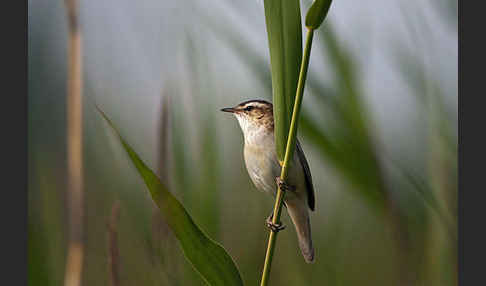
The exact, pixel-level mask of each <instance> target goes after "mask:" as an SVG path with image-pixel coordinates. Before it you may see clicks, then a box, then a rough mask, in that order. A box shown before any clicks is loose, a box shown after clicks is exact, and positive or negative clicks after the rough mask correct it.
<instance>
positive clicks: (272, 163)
mask: <svg viewBox="0 0 486 286" xmlns="http://www.w3.org/2000/svg"><path fill="white" fill-rule="evenodd" d="M244 153H245V154H244V155H245V164H246V169H247V170H248V175H249V176H250V178H251V180H252V181H253V183H254V184H255V187H256V188H257V189H259V190H261V191H264V192H267V193H269V194H272V195H275V192H276V187H275V177H277V176H279V175H280V165H279V164H278V161H277V160H276V156H275V155H273V154H268V153H269V152H264V151H263V149H262V148H259V147H258V146H256V147H251V146H245V152H244Z"/></svg>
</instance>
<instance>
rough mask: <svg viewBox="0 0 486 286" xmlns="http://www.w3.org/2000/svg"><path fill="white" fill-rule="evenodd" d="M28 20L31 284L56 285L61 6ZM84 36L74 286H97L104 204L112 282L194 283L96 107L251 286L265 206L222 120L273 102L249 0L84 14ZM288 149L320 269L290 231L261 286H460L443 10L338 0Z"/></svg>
mask: <svg viewBox="0 0 486 286" xmlns="http://www.w3.org/2000/svg"><path fill="white" fill-rule="evenodd" d="M309 4H310V1H303V2H301V5H302V6H301V7H302V8H301V10H302V13H303V14H304V13H305V11H307V8H308V7H309ZM28 13H29V19H28V20H29V31H28V32H29V35H28V37H29V38H28V40H29V46H28V53H29V66H28V73H29V74H28V81H29V95H28V96H29V98H28V101H29V103H28V113H29V117H28V166H29V169H28V178H29V188H28V212H29V213H28V219H29V220H28V225H29V233H28V261H29V263H28V268H29V285H61V284H62V283H63V279H64V269H65V260H66V245H67V219H66V215H67V209H66V208H67V206H66V138H65V137H66V107H65V106H66V72H67V62H66V57H67V51H66V43H67V23H66V16H65V11H64V3H63V2H62V1H57V0H29V12H28ZM80 21H81V27H82V36H83V65H84V66H83V70H84V74H83V76H84V80H85V83H84V97H85V100H84V102H85V104H84V141H83V143H84V145H83V149H84V182H85V185H84V191H85V202H84V243H85V260H84V264H83V274H82V283H83V285H108V284H109V274H108V241H107V223H108V221H109V219H110V215H111V212H112V207H113V205H114V204H116V203H117V202H118V203H119V204H120V217H119V222H118V227H117V230H118V240H119V252H120V258H119V263H120V265H119V270H120V280H121V285H203V281H202V280H201V279H200V278H199V276H198V275H197V274H196V273H195V272H194V270H193V269H192V268H191V266H190V264H189V263H188V262H186V261H185V259H184V257H183V255H182V252H181V251H180V249H179V247H178V244H177V241H176V239H175V238H174V237H173V235H172V234H171V232H170V231H169V230H168V229H167V227H166V226H165V225H164V223H163V217H162V216H161V215H160V214H159V213H158V211H157V209H156V207H155V205H154V204H153V203H152V201H151V199H150V197H149V195H148V192H147V190H146V188H145V186H144V184H143V182H142V180H141V178H140V177H139V175H138V174H137V173H136V171H135V168H134V167H133V166H132V164H131V163H130V162H129V160H128V158H127V156H126V154H125V153H124V151H123V149H122V148H121V146H120V144H119V142H118V139H116V138H115V137H114V136H113V133H112V131H111V130H110V129H109V128H108V127H107V125H106V123H105V122H104V121H103V119H102V118H101V117H100V116H99V114H98V113H97V112H96V110H95V109H94V108H93V105H92V102H96V103H97V104H99V105H100V106H101V108H103V109H104V111H105V112H106V113H107V114H108V115H109V116H110V117H111V118H112V120H113V121H114V122H115V124H116V125H117V126H118V128H119V130H120V131H121V133H122V135H123V136H124V138H125V139H126V140H127V141H128V142H129V143H130V144H131V145H132V147H134V149H135V150H136V151H137V152H138V153H139V155H140V156H141V157H142V159H143V160H144V161H145V162H146V163H147V164H148V165H149V166H150V167H152V168H153V169H154V170H157V172H158V174H159V175H160V176H161V178H162V179H163V181H165V182H167V184H169V185H170V186H171V188H170V190H171V192H172V193H173V194H175V195H176V197H177V198H178V199H179V200H180V201H181V202H182V203H183V205H184V206H185V208H186V209H187V210H188V212H189V213H190V214H191V216H192V217H193V219H194V220H195V222H196V223H197V224H198V225H199V226H200V227H201V228H202V229H203V230H204V231H205V232H207V233H208V235H209V236H210V237H211V238H213V239H215V240H216V241H218V242H220V243H221V244H222V245H223V246H224V247H225V248H226V250H227V251H228V252H229V254H230V255H231V256H232V257H233V259H234V260H235V262H236V263H237V265H238V267H239V269H240V272H241V274H242V276H243V279H244V282H245V284H246V285H255V284H257V283H258V282H259V279H260V275H261V270H262V266H263V260H264V255H265V249H266V244H267V238H268V230H267V229H266V228H265V225H264V220H265V218H266V216H267V215H268V213H269V212H270V210H271V209H272V207H273V199H272V198H270V197H267V196H266V195H264V194H263V193H261V192H258V191H257V190H256V188H255V187H254V186H253V185H252V184H251V181H250V179H249V177H248V174H247V172H246V169H245V166H244V161H243V153H242V150H243V137H242V134H241V131H240V130H239V126H238V125H237V121H236V120H235V119H234V118H232V117H230V116H228V115H227V114H223V113H221V112H219V109H220V108H222V107H227V106H233V105H235V104H237V103H239V102H241V101H244V100H248V99H254V98H261V99H267V100H269V99H271V80H270V70H269V66H270V65H269V62H270V61H269V55H268V47H267V38H266V37H267V34H266V31H265V20H264V12H263V2H262V1H257V0H255V1H229V0H226V1H224V0H211V1H196V0H188V1H166V0H159V1H157V0H143V1H126V0H123V1H120V0H119V1H114V0H107V1H81V4H80ZM88 97H89V98H90V99H87V98H88ZM299 137H300V141H301V142H302V145H303V148H304V150H305V153H306V156H307V159H308V161H309V164H310V167H311V171H312V175H313V179H314V185H315V189H316V211H315V212H314V213H312V214H311V224H312V235H313V240H314V244H315V248H316V263H315V264H312V265H308V264H306V263H305V262H304V260H303V258H302V257H301V254H300V251H299V249H298V244H297V239H296V235H295V231H294V229H293V228H288V229H287V230H285V231H284V232H282V233H281V235H279V237H278V241H277V247H276V254H275V258H274V263H273V267H272V274H271V279H270V284H271V285H398V282H397V281H402V282H403V281H406V283H405V284H408V285H457V247H456V245H457V208H456V205H457V191H458V190H457V2H456V1H450V0H428V1H422V0H416V1H398V0H394V1H385V0H372V1H371V0H370V1H366V3H361V2H356V1H344V0H339V1H334V3H333V4H332V7H331V9H330V12H329V15H328V18H327V19H326V21H325V23H324V25H323V26H322V28H320V30H319V31H318V32H317V34H316V36H315V39H314V46H313V50H312V55H311V60H310V68H309V74H308V81H307V85H306V91H305V96H304V100H303V112H302V117H301V122H300V124H299ZM283 221H284V223H285V224H287V225H291V222H290V220H289V218H288V216H287V214H286V213H284V214H283Z"/></svg>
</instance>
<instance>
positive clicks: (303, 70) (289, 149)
mask: <svg viewBox="0 0 486 286" xmlns="http://www.w3.org/2000/svg"><path fill="white" fill-rule="evenodd" d="M313 37H314V29H308V30H307V35H306V40H305V47H304V57H303V58H302V64H301V66H300V72H299V81H298V83H297V93H296V95H295V104H294V110H293V111H292V120H291V122H290V129H289V136H288V138H287V145H286V149H285V157H284V161H283V163H282V170H281V173H280V179H282V181H284V182H285V180H286V179H287V175H288V168H289V167H290V158H292V155H293V153H294V148H295V141H296V138H297V123H298V119H299V114H300V106H301V103H302V97H303V94H304V85H305V79H306V77H307V69H308V67H309V58H310V52H311V47H312V38H313ZM284 196H285V192H283V191H282V190H281V189H280V188H278V190H277V197H276V199H275V206H274V208H273V220H272V222H273V223H274V224H277V223H280V214H281V213H282V202H283V199H284ZM276 241H277V232H274V231H270V237H269V238H268V246H267V253H266V256H265V264H264V266H263V274H262V280H261V283H260V285H261V286H266V285H267V284H268V280H269V276H270V268H271V266H272V259H273V252H274V250H275V244H276Z"/></svg>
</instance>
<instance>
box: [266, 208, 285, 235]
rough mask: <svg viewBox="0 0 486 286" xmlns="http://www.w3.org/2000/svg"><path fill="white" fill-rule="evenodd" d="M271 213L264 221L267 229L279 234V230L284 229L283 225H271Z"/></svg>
mask: <svg viewBox="0 0 486 286" xmlns="http://www.w3.org/2000/svg"><path fill="white" fill-rule="evenodd" d="M272 220H273V212H272V213H271V214H270V215H269V216H268V217H267V219H266V221H265V222H266V224H267V227H268V228H269V229H270V230H271V231H273V232H279V231H281V230H284V229H285V227H286V226H285V225H284V224H281V223H273V221H272Z"/></svg>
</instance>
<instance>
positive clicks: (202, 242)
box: [98, 108, 243, 285]
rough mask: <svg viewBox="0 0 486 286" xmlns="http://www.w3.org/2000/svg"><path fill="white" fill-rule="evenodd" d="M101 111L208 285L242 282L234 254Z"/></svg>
mask: <svg viewBox="0 0 486 286" xmlns="http://www.w3.org/2000/svg"><path fill="white" fill-rule="evenodd" d="M98 111H99V112H100V113H101V115H102V116H103V118H104V119H105V120H106V121H107V122H108V124H109V125H110V127H111V128H112V129H113V130H114V131H115V133H116V135H117V136H118V138H119V139H120V142H121V144H122V145H123V148H124V149H125V151H126V152H127V154H128V156H129V157H130V159H131V161H132V163H133V164H134V165H135V167H136V168H137V170H138V173H139V174H140V176H141V177H142V178H143V180H144V182H145V184H146V186H147V188H148V189H149V191H150V195H151V197H152V199H153V200H154V202H155V203H156V204H157V206H158V207H159V208H160V211H161V213H162V214H163V216H164V218H165V219H166V222H167V224H168V225H169V227H170V229H171V230H172V232H173V233H174V235H175V236H176V238H177V239H178V241H179V243H180V245H181V247H182V251H183V252H184V255H185V257H186V258H187V260H189V262H191V264H192V266H193V267H194V269H195V270H196V271H197V272H198V273H199V274H200V275H201V277H202V278H203V280H204V281H205V282H206V283H207V284H208V285H243V281H242V279H241V275H240V273H239V271H238V268H237V267H236V264H235V263H234V261H233V259H232V258H231V256H229V254H228V253H227V252H226V251H225V250H224V248H223V247H222V246H221V245H219V244H218V243H217V242H215V241H213V240H212V239H211V238H209V237H208V236H207V235H206V234H205V233H204V232H203V231H202V230H201V229H200V228H199V227H198V226H197V225H196V223H195V222H194V221H193V220H192V218H191V216H190V215H189V213H188V212H187V211H186V210H185V209H184V206H183V205H182V204H181V203H180V202H179V201H178V200H177V199H176V198H175V197H174V196H173V195H172V194H171V193H170V192H169V190H168V189H167V188H166V186H164V184H162V183H161V182H160V180H159V178H158V177H157V176H156V175H155V174H154V172H153V171H152V170H150V169H149V168H148V167H147V165H145V163H144V162H143V161H142V160H141V159H140V157H139V156H138V155H137V153H136V152H135V151H134V150H133V149H132V148H131V147H130V145H128V143H127V142H126V141H125V140H124V139H123V138H122V137H121V135H120V133H119V132H118V130H117V129H116V127H115V125H114V124H113V123H112V122H111V120H110V119H109V118H108V117H107V116H106V115H105V114H104V113H103V111H101V110H100V109H99V108H98Z"/></svg>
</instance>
